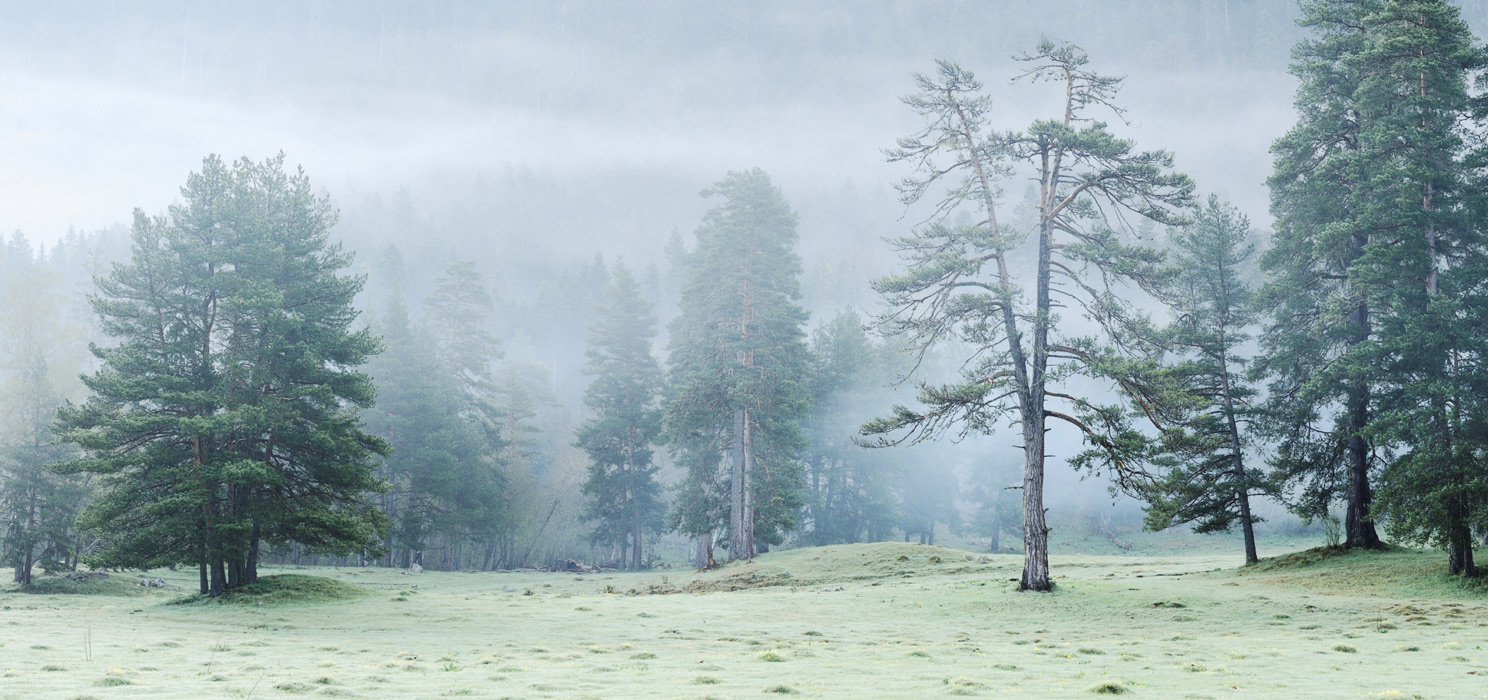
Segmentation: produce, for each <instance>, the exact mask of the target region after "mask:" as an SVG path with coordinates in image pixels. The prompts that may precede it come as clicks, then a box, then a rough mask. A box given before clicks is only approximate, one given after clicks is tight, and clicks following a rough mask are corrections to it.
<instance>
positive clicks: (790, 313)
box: [667, 168, 810, 559]
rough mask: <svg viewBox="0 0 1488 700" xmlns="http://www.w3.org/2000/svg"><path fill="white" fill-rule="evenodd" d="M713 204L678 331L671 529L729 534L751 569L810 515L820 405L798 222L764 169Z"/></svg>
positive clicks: (691, 260) (733, 551)
mask: <svg viewBox="0 0 1488 700" xmlns="http://www.w3.org/2000/svg"><path fill="white" fill-rule="evenodd" d="M704 195H705V196H710V197H713V196H716V197H721V198H722V199H723V202H722V203H721V204H720V205H719V206H717V207H715V208H713V209H712V210H710V211H709V212H708V213H707V215H706V216H705V217H704V220H703V223H702V225H701V226H699V227H698V229H697V232H696V233H697V241H698V242H697V248H696V250H694V251H693V252H692V253H690V254H688V255H687V273H688V277H687V283H686V285H685V286H684V287H683V290H682V298H681V303H680V305H679V306H680V314H679V315H678V316H677V318H676V320H674V321H673V322H672V325H671V337H670V356H669V363H670V366H671V382H670V384H671V395H670V397H669V399H668V404H667V429H668V435H669V440H670V442H671V443H672V444H673V445H675V446H676V448H677V451H678V452H679V453H681V460H680V461H682V462H683V463H684V464H687V466H688V475H687V478H686V482H685V484H684V485H683V488H682V491H681V494H680V497H679V499H678V511H677V515H676V516H675V518H674V520H673V523H674V524H676V525H677V526H678V527H679V528H680V529H681V530H682V531H684V532H687V533H688V534H692V535H697V536H707V535H709V534H710V533H713V532H717V531H719V530H722V531H724V532H727V533H728V536H729V539H728V548H729V556H730V558H732V559H748V558H751V557H753V556H754V554H755V552H756V551H758V550H759V548H760V547H761V545H770V544H776V543H779V542H780V541H781V540H782V538H783V537H784V535H785V533H786V532H787V531H789V530H790V529H792V528H793V527H794V525H795V512H796V509H797V508H798V507H799V505H800V486H801V485H800V475H801V464H800V462H799V456H800V452H801V450H802V448H803V447H804V443H805V438H804V434H803V432H802V430H801V421H802V419H803V418H804V416H805V412H806V410H807V408H808V405H809V401H810V395H809V392H808V388H807V386H806V371H807V349H806V343H805V332H804V330H803V328H802V326H803V325H804V324H805V323H806V312H805V310H804V309H802V308H801V305H800V297H801V284H800V276H801V261H800V258H798V257H797V256H796V253H795V250H794V249H795V244H796V237H797V236H796V214H795V212H793V211H792V210H791V208H790V206H789V205H788V204H786V202H785V198H784V196H783V195H782V194H781V192H780V190H779V188H777V187H775V185H774V184H773V183H771V181H770V177H769V175H766V174H765V172H764V171H762V170H759V169H757V168H756V169H753V170H747V171H743V172H730V173H729V174H728V175H727V176H726V177H725V178H724V179H723V180H720V181H719V182H718V183H716V184H715V185H714V186H713V187H712V188H711V189H709V190H706V191H704ZM725 515H726V520H724V521H723V522H719V517H720V516H725Z"/></svg>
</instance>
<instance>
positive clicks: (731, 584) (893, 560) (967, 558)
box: [687, 542, 1022, 593]
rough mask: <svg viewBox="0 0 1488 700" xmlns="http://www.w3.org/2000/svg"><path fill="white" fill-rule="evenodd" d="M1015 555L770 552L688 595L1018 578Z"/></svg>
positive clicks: (879, 546)
mask: <svg viewBox="0 0 1488 700" xmlns="http://www.w3.org/2000/svg"><path fill="white" fill-rule="evenodd" d="M1021 562H1022V558H1021V557H1019V556H1017V555H1006V554H1003V555H997V554H993V555H981V554H975V553H972V552H964V551H961V550H958V549H951V548H949V547H939V546H933V545H932V546H926V545H917V544H904V543H900V542H874V543H867V544H842V545H832V546H828V547H803V548H801V549H790V550H785V551H779V552H770V553H769V554H762V555H760V556H758V557H755V559H754V561H751V562H738V563H734V564H729V565H728V566H724V567H722V568H719V569H714V570H712V571H705V572H702V573H700V574H698V576H697V577H696V578H695V579H693V581H692V582H691V583H689V584H688V585H687V590H688V592H691V593H706V592H714V591H738V590H745V589H750V588H765V587H770V586H826V585H834V584H839V583H849V582H853V581H872V580H881V579H892V578H901V577H917V576H936V575H962V574H973V575H975V574H987V575H990V574H1003V573H1006V572H1008V571H1013V572H1015V573H1016V571H1017V569H1018V568H1019V567H1021V566H1022V563H1021Z"/></svg>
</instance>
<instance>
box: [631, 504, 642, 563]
mask: <svg viewBox="0 0 1488 700" xmlns="http://www.w3.org/2000/svg"><path fill="white" fill-rule="evenodd" d="M642 534H643V533H642V528H641V514H640V509H637V510H636V519H635V532H633V533H631V536H632V537H634V538H635V542H634V543H633V544H634V545H635V550H634V551H633V552H632V553H631V556H630V559H631V562H632V563H633V564H634V566H635V570H636V571H640V570H641V569H642V568H643V567H642V566H641V546H642V539H641V535H642Z"/></svg>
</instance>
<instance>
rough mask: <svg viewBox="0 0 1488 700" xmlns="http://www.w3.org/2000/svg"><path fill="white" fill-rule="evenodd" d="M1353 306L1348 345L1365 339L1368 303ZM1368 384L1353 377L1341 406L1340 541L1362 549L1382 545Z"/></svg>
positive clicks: (1357, 244) (1358, 245)
mask: <svg viewBox="0 0 1488 700" xmlns="http://www.w3.org/2000/svg"><path fill="white" fill-rule="evenodd" d="M1366 242H1367V234H1364V233H1356V234H1354V237H1353V249H1354V255H1355V257H1357V256H1361V255H1363V254H1364V246H1365V244H1366ZM1353 302H1354V308H1353V310H1352V311H1350V312H1349V326H1350V327H1351V330H1352V331H1353V332H1352V333H1351V334H1350V338H1349V341H1348V345H1349V348H1350V349H1352V348H1353V347H1355V346H1357V345H1359V344H1360V343H1363V342H1365V341H1367V340H1368V339H1369V333H1370V323H1369V304H1368V302H1367V301H1365V300H1364V299H1362V298H1360V297H1358V296H1357V295H1356V296H1355V297H1354V299H1353ZM1369 393H1370V392H1369V385H1368V384H1367V383H1365V382H1362V381H1357V382H1355V383H1354V384H1353V385H1351V386H1350V387H1349V388H1348V395H1347V398H1346V400H1345V403H1344V410H1345V411H1346V412H1347V414H1348V427H1349V436H1348V460H1349V467H1348V470H1349V473H1348V508H1347V512H1346V513H1345V516H1344V545H1345V546H1347V547H1357V548H1364V549H1379V548H1380V547H1381V546H1382V543H1381V542H1380V538H1379V533H1377V532H1376V531H1375V529H1374V519H1373V516H1371V515H1370V513H1369V510H1370V505H1371V503H1372V501H1373V491H1372V490H1371V489H1370V487H1369V443H1368V442H1367V441H1365V440H1364V430H1365V429H1366V428H1368V427H1369Z"/></svg>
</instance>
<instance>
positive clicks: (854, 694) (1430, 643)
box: [0, 543, 1488, 700]
mask: <svg viewBox="0 0 1488 700" xmlns="http://www.w3.org/2000/svg"><path fill="white" fill-rule="evenodd" d="M1236 558H1237V557H1235V555H1234V554H1233V553H1224V554H1216V553H1213V552H1210V553H1203V552H1177V553H1172V554H1143V553H1137V554H1131V555H1125V556H1095V555H1056V556H1055V557H1054V558H1053V567H1054V572H1055V575H1056V583H1057V585H1058V590H1057V591H1056V592H1055V593H1053V594H1047V595H1038V594H1023V593H1017V592H1015V591H1014V590H1013V586H1014V583H1013V582H1012V581H1010V579H1012V578H1015V577H1016V576H1017V575H1018V572H1019V569H1020V566H1021V558H1020V557H1019V556H1018V555H1013V554H1000V555H981V554H976V553H969V552H964V551H959V550H954V549H949V548H945V547H938V546H920V545H910V544H897V543H884V544H865V545H845V546H838V547H826V548H810V549H797V550H790V551H785V552H778V553H771V554H767V555H763V556H761V557H760V558H759V559H758V560H757V561H756V562H754V563H751V564H747V565H742V566H732V567H726V568H724V569H722V570H716V571H711V572H706V573H702V574H694V573H693V572H691V571H680V570H673V571H669V572H650V573H640V574H629V573H601V574H586V575H574V574H558V573H435V572H425V573H421V574H404V573H402V572H399V571H389V570H381V569H370V568H368V569H349V568H342V569H330V568H321V569H271V570H268V571H266V572H265V574H266V575H275V574H278V575H280V576H281V577H280V578H277V579H271V580H270V581H269V582H268V583H267V584H266V585H264V586H263V587H262V588H261V589H260V590H257V591H249V592H247V593H245V594H243V595H241V596H239V597H238V598H237V599H236V600H234V601H233V602H230V603H219V602H213V601H200V600H193V599H191V598H190V597H189V596H188V594H189V593H190V592H191V591H192V590H193V589H194V585H195V575H196V574H195V572H194V571H189V572H188V571H179V572H168V571H167V572H153V573H151V574H150V576H152V577H155V576H159V577H163V578H164V579H165V580H166V581H167V582H168V583H169V584H170V587H168V588H166V589H147V588H141V587H138V586H134V585H131V582H132V581H134V580H136V576H135V575H133V574H114V575H111V576H110V577H109V578H108V579H105V580H103V581H89V582H85V583H82V584H76V583H74V582H70V581H60V580H55V579H42V580H43V582H44V583H43V585H44V586H45V587H46V588H44V590H47V591H48V592H44V593H23V592H18V591H14V590H7V591H5V592H3V593H0V606H3V607H0V699H3V700H12V699H15V700H20V699H26V700H31V699H48V698H56V699H58V700H63V699H73V700H80V699H82V698H98V699H100V700H110V699H115V698H120V699H122V698H149V699H150V700H165V699H167V698H193V699H195V698H321V697H364V698H441V697H471V698H606V699H608V698H688V699H697V698H764V697H776V696H779V695H795V696H800V697H807V698H813V697H815V698H936V697H950V696H971V697H998V696H1008V695H1015V696H1021V697H1027V698H1049V697H1076V698H1078V697H1091V696H1094V695H1106V694H1119V695H1125V696H1127V697H1139V698H1140V697H1146V698H1311V697H1317V698H1416V697H1419V698H1485V697H1488V594H1485V593H1484V592H1483V591H1482V590H1471V589H1467V588H1464V587H1462V586H1461V585H1460V584H1457V583H1453V582H1450V581H1448V580H1447V579H1446V578H1445V576H1443V575H1442V574H1441V569H1442V568H1443V561H1442V560H1443V557H1442V555H1441V554H1440V553H1437V552H1415V551H1410V550H1397V551H1392V552H1383V553H1366V554H1349V555H1329V554H1328V553H1326V552H1321V551H1309V552H1301V553H1297V554H1292V555H1287V556H1283V557H1279V558H1276V559H1271V560H1268V561H1266V562H1263V563H1262V564H1261V565H1260V566H1256V567H1250V568H1248V569H1244V570H1237V569H1235V568H1234V563H1235V560H1236ZM306 575H314V576H321V577H329V579H330V580H325V579H315V578H307V577H304V576H306ZM82 587H86V594H79V593H68V592H66V591H70V590H75V589H78V588H82ZM183 601H184V602H183Z"/></svg>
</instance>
